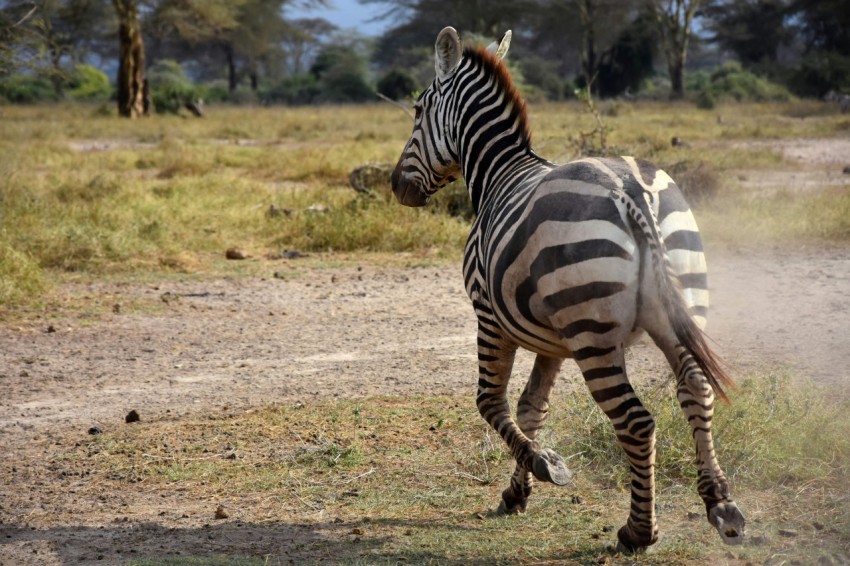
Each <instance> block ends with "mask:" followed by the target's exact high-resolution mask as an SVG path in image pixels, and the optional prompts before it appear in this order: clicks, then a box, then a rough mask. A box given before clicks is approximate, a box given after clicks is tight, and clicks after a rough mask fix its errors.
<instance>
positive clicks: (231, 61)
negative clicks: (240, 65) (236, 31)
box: [224, 45, 239, 92]
mask: <svg viewBox="0 0 850 566" xmlns="http://www.w3.org/2000/svg"><path fill="white" fill-rule="evenodd" d="M224 53H225V54H226V55H227V86H228V89H229V90H230V92H234V91H235V90H236V87H237V86H238V85H239V81H238V79H237V77H236V58H235V57H234V55H233V46H231V45H225V46H224Z"/></svg>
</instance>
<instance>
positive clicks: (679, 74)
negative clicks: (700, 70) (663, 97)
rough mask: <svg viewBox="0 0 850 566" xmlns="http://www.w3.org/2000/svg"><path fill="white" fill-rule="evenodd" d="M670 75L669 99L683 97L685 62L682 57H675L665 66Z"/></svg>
mask: <svg viewBox="0 0 850 566" xmlns="http://www.w3.org/2000/svg"><path fill="white" fill-rule="evenodd" d="M667 72H668V73H669V74H670V98H675V99H680V98H684V97H685V61H684V57H676V58H674V59H673V61H672V62H671V63H669V64H668V66H667Z"/></svg>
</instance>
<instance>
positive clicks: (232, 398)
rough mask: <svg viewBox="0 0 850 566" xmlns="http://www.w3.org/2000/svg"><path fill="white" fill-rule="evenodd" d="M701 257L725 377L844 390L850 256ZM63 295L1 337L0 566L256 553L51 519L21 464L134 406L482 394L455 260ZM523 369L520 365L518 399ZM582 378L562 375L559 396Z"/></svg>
mask: <svg viewBox="0 0 850 566" xmlns="http://www.w3.org/2000/svg"><path fill="white" fill-rule="evenodd" d="M844 141H846V140H844ZM842 143H843V142H842ZM803 145H804V147H806V148H809V145H806V144H803ZM830 148H831V146H830ZM844 149H847V152H846V153H840V152H841V151H843V150H844ZM798 150H799V148H798V147H796V146H793V147H792V149H791V150H789V151H795V152H797V151H798ZM806 151H809V150H808V149H807V150H806ZM836 151H838V152H839V153H836V158H835V159H836V161H837V160H838V159H842V158H847V156H850V144H846V143H845V144H844V145H840V144H839V145H838V149H837V150H836ZM816 155H818V156H819V157H818V159H821V158H822V152H821V153H817V154H816ZM842 156H843V157H842ZM791 157H792V158H793V157H794V155H791ZM839 171H840V169H839ZM707 255H708V260H709V273H710V275H709V277H710V279H709V284H710V287H711V293H712V296H711V300H712V308H711V312H710V315H709V327H708V333H709V335H710V336H711V337H712V338H713V339H714V340H715V342H716V344H717V349H718V350H719V351H720V352H721V354H722V355H723V356H724V357H725V358H726V359H727V361H729V362H730V363H731V364H732V366H733V368H734V370H735V373H736V374H738V375H743V374H746V372H747V371H748V369H753V368H764V367H765V366H766V365H787V366H788V367H790V368H791V371H793V373H794V375H795V376H796V377H797V378H799V379H801V380H811V381H813V382H815V383H816V384H818V385H822V386H824V387H827V388H830V389H832V390H833V391H835V393H836V394H837V395H848V388H847V383H850V369H848V368H850V248H847V247H846V246H845V247H831V248H826V249H824V248H816V247H810V248H800V249H762V250H759V251H758V252H753V251H751V250H748V251H743V250H730V249H717V250H713V249H711V248H709V249H708V250H707ZM275 271H279V272H281V273H282V274H283V275H281V276H280V277H274V276H273V273H274V272H275ZM60 294H65V295H66V296H68V297H75V300H76V302H77V303H79V299H80V298H82V299H83V301H84V302H86V303H87V304H89V305H90V308H87V309H84V310H82V311H77V310H68V309H59V310H57V311H55V312H49V313H45V314H43V315H41V316H40V317H38V318H34V317H31V318H29V319H27V320H24V321H21V322H16V323H13V324H6V325H3V326H2V327H0V447H2V448H3V452H4V455H5V458H4V461H3V462H2V463H0V478H2V483H0V564H2V565H12V564H76V563H89V562H91V563H98V564H103V563H122V562H125V559H130V558H131V555H123V556H122V554H121V551H122V549H124V551H125V552H130V551H132V552H136V551H138V552H140V553H143V555H144V552H154V553H155V552H159V553H161V554H167V553H168V548H165V547H163V546H162V542H163V540H164V539H168V540H170V541H172V542H170V543H169V544H172V545H178V546H180V548H183V549H185V550H188V551H191V550H192V549H193V548H195V549H196V550H197V549H205V551H209V550H210V548H221V549H223V550H221V552H227V553H232V554H252V546H251V544H252V543H251V542H250V541H251V540H253V539H252V533H251V532H249V531H250V528H249V527H246V529H243V530H242V531H240V533H235V531H234V532H230V531H227V532H218V535H222V538H221V540H217V541H215V542H210V541H212V540H213V539H212V538H210V536H211V535H210V532H209V531H208V530H205V529H203V528H201V526H200V525H201V523H203V522H204V521H203V520H200V519H199V520H197V521H195V522H197V523H198V524H197V525H189V526H191V527H193V528H192V529H188V530H186V531H185V532H183V536H180V537H174V536H167V537H166V536H163V535H165V534H168V533H172V532H173V529H175V528H176V525H178V524H180V525H183V526H186V521H184V522H183V523H179V521H178V520H177V519H172V518H169V516H165V517H163V515H162V513H161V509H162V503H163V502H152V503H151V502H148V503H147V504H145V502H143V501H132V502H130V504H131V505H132V506H133V510H134V521H133V522H132V523H131V524H126V525H122V524H119V525H115V524H113V523H114V522H115V521H120V517H121V513H120V512H118V511H115V510H114V509H112V508H111V507H110V508H109V509H106V508H104V509H98V508H97V506H96V505H95V506H93V507H92V508H86V507H82V508H79V509H74V510H71V511H69V510H57V509H53V508H52V507H51V496H50V494H51V493H52V491H53V490H55V489H58V488H60V486H61V485H62V484H61V483H60V481H61V480H60V479H57V478H54V477H50V476H49V475H45V476H42V477H33V476H32V475H27V474H26V473H25V472H23V471H22V470H21V467H25V466H26V462H31V461H34V460H36V459H38V458H43V457H44V456H45V455H46V454H48V453H49V452H50V450H51V447H52V446H53V445H54V444H56V443H59V442H61V441H62V439H66V438H67V437H68V433H69V431H71V432H73V433H74V434H78V435H84V434H85V431H87V430H88V429H89V428H90V427H92V426H98V427H100V428H102V429H103V430H109V429H113V428H115V427H118V426H122V425H123V423H124V417H125V415H126V414H127V413H128V412H129V411H130V410H131V409H132V410H136V411H138V412H139V413H140V415H141V417H142V419H145V420H153V419H157V418H162V417H163V416H165V415H169V416H170V417H175V416H179V415H183V414H191V413H198V412H203V411H206V410H212V409H219V408H221V407H224V406H227V407H229V408H231V409H239V408H247V407H256V406H261V405H264V404H267V403H269V402H288V401H302V402H308V401H310V400H311V399H314V398H320V397H353V396H371V395H399V396H404V395H408V394H411V393H422V392H427V393H429V394H466V395H469V396H470V397H472V396H473V395H474V391H475V386H476V380H477V376H476V355H475V320H474V316H473V314H472V308H471V306H470V305H469V301H468V299H467V298H466V296H465V293H464V291H463V286H462V282H461V275H460V266H459V265H454V264H452V265H443V266H430V267H413V268H402V267H376V266H373V265H364V266H356V265H349V266H346V267H335V268H332V267H320V266H316V265H312V266H311V265H307V264H306V263H305V262H304V260H298V259H294V260H281V261H279V262H276V263H274V264H270V265H269V269H268V275H267V276H266V277H258V278H233V279H219V280H197V279H192V280H182V281H181V280H168V281H160V282H156V283H146V284H140V283H133V284H122V283H114V282H113V283H95V284H73V285H66V286H63V287H62V288H61V289H60ZM629 357H630V361H629V363H630V370H631V372H632V375H633V377H634V378H635V379H648V378H653V377H663V376H665V375H666V374H667V373H666V372H667V368H666V366H665V365H664V363H663V360H662V358H661V356H660V354H659V353H658V352H657V350H656V349H655V348H654V347H653V346H651V345H649V344H648V343H642V344H638V345H636V346H635V347H633V348H632V350H631V352H630V355H629ZM531 362H532V357H531V356H529V355H521V356H520V358H519V360H518V363H517V366H516V374H517V376H518V378H517V379H515V380H514V381H515V387H516V388H519V387H521V386H522V384H523V383H524V375H527V373H528V371H529V369H530V366H531ZM577 385H579V386H580V379H579V376H578V373H577V371H576V370H575V369H574V366H573V364H567V365H566V366H565V370H564V371H563V374H562V380H561V382H560V384H559V387H572V386H577ZM22 493H26V494H27V496H22ZM145 505H147V507H145ZM107 507H109V505H107ZM189 522H191V520H190V521H189ZM104 525H108V526H109V528H107V529H104V528H103V527H104ZM326 527H327V528H328V529H333V526H332V525H326ZM276 528H277V531H275V532H272V533H271V534H272V535H273V536H274V537H277V538H279V539H282V540H289V539H292V538H297V537H300V538H301V539H303V540H308V539H309V538H310V537H312V536H317V535H316V533H315V526H310V525H295V524H294V525H286V526H278V527H276ZM254 534H257V533H254ZM269 534H270V532H269V531H268V530H265V531H264V532H263V533H262V536H266V537H267V536H269ZM224 535H226V536H224ZM257 536H260V535H259V534H258V535H257ZM328 536H332V534H331V535H328ZM116 549H117V554H116ZM254 550H255V549H254Z"/></svg>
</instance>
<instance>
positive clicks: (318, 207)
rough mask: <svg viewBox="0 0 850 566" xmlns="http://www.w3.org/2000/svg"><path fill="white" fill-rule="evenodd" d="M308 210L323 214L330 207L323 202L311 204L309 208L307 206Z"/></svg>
mask: <svg viewBox="0 0 850 566" xmlns="http://www.w3.org/2000/svg"><path fill="white" fill-rule="evenodd" d="M304 210H306V211H307V212H313V213H316V214H322V213H325V212H327V211H328V207H327V206H325V205H323V204H318V203H317V204H311V205H310V206H308V207H307V208H305V209H304Z"/></svg>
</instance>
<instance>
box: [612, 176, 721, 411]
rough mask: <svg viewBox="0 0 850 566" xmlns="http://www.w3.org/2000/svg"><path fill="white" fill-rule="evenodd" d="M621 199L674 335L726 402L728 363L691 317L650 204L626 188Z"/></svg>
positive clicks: (619, 196) (620, 193) (715, 391)
mask: <svg viewBox="0 0 850 566" xmlns="http://www.w3.org/2000/svg"><path fill="white" fill-rule="evenodd" d="M616 196H617V197H618V198H619V199H620V201H621V202H623V203H625V204H626V210H627V211H628V214H629V218H631V220H632V222H633V223H634V225H635V227H636V228H637V230H638V232H640V233H641V234H642V236H643V240H644V242H645V243H646V244H647V246H648V247H649V250H650V253H651V255H652V259H653V262H652V263H653V268H654V269H655V279H656V281H658V284H659V285H661V286H662V289H661V297H662V302H663V305H664V310H665V311H666V312H667V316H668V318H669V320H670V324H671V325H672V326H673V331H674V333H675V334H676V338H677V339H678V340H679V343H680V344H681V345H682V347H683V348H685V350H687V351H688V352H689V353H690V354H691V356H693V358H694V361H695V362H696V364H697V365H698V366H699V368H700V369H701V370H702V373H703V374H704V375H705V377H706V379H707V380H708V383H709V385H711V388H712V389H713V390H714V394H715V395H716V396H717V397H718V398H719V399H721V400H723V401H724V402H726V403H728V402H729V396H728V395H727V394H726V388H730V389H734V388H735V387H736V385H735V381H734V380H733V379H732V378H731V377H730V376H729V374H728V372H727V370H726V368H727V367H728V365H727V364H726V363H725V362H724V361H723V359H722V358H721V357H720V356H719V355H718V354H717V353H716V352H715V351H714V349H713V348H712V347H711V345H710V344H709V343H708V337H707V336H706V335H705V333H704V332H703V331H702V329H701V328H700V327H699V326H698V325H697V323H696V321H695V320H694V319H693V316H691V312H690V309H689V308H688V304H687V302H686V301H685V296H684V294H683V293H682V286H681V283H680V282H679V278H678V277H677V276H676V274H675V273H674V272H673V269H672V266H671V265H670V259H669V257H668V255H667V248H666V247H665V245H664V239H663V237H662V236H661V232H660V230H659V227H658V220H657V219H656V218H655V213H654V211H653V210H652V207H651V206H649V203H647V202H646V200H645V199H641V201H643V202H642V203H638V202H637V201H636V200H635V199H633V198H632V197H631V196H630V195H629V194H627V193H626V192H625V191H622V192H618V194H617V195H616Z"/></svg>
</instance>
